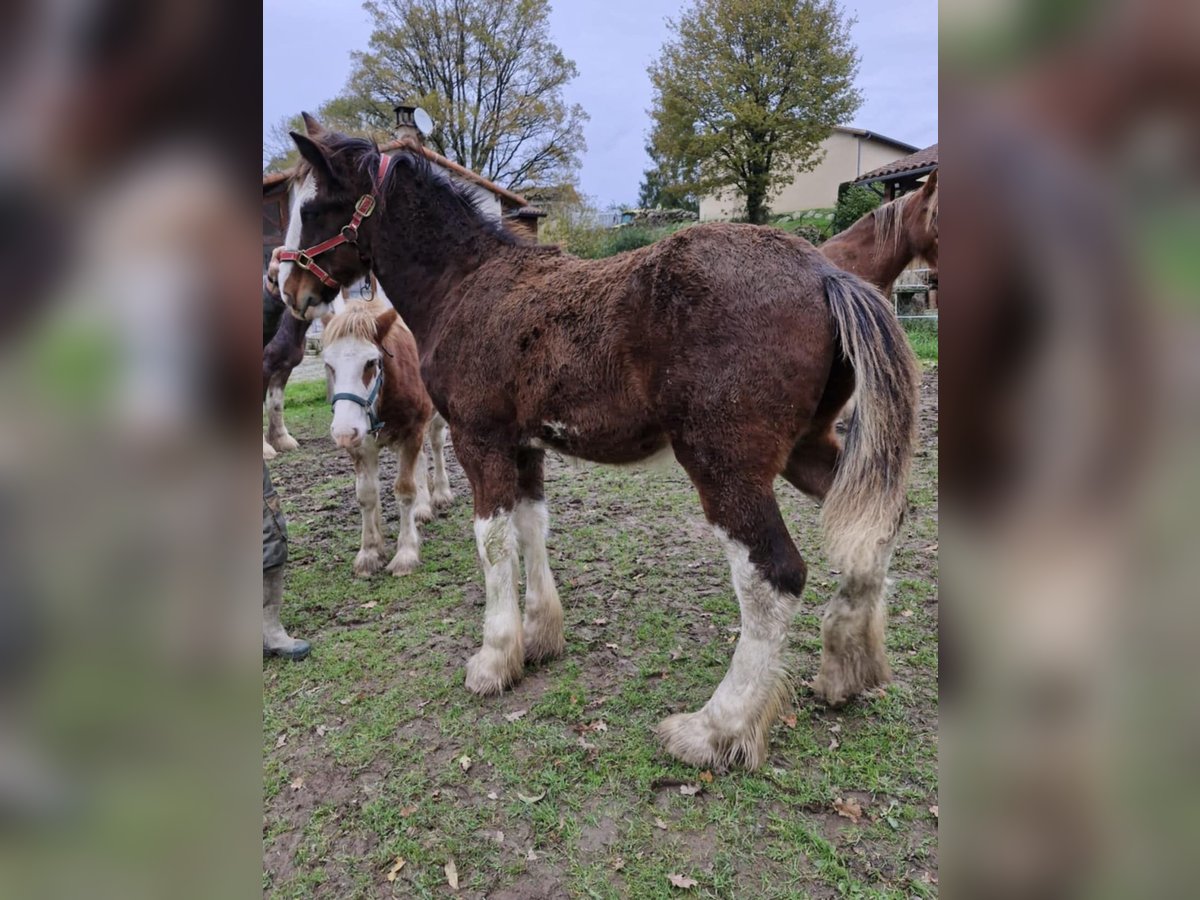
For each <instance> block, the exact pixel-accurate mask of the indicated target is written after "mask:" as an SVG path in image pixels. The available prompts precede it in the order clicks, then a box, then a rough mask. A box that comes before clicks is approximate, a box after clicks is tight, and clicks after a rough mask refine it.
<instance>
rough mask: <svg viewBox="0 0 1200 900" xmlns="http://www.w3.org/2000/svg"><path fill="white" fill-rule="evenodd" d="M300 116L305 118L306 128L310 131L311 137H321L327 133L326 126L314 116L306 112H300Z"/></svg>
mask: <svg viewBox="0 0 1200 900" xmlns="http://www.w3.org/2000/svg"><path fill="white" fill-rule="evenodd" d="M300 118H302V119H303V120H304V130H305V131H306V132H308V136H309V137H320V136H321V135H323V134H324V133H325V126H324V125H322V124H321V123H320V122H318V121H317V120H316V119H315V118H314V117H313V116H310V115H309V114H308V113H306V112H302V113H300Z"/></svg>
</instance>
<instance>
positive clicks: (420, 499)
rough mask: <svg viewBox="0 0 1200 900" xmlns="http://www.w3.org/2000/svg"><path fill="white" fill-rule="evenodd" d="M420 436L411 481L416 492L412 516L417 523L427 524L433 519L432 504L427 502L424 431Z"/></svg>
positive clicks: (427, 472)
mask: <svg viewBox="0 0 1200 900" xmlns="http://www.w3.org/2000/svg"><path fill="white" fill-rule="evenodd" d="M420 434H421V443H420V445H419V446H418V447H417V458H416V461H415V462H414V463H413V481H414V483H415V485H416V491H417V493H416V497H415V499H414V500H413V516H414V517H415V518H416V520H417V521H418V522H428V521H429V520H430V519H432V518H433V504H431V503H430V502H429V460H428V459H427V458H426V456H425V432H424V430H422V431H421V432H420Z"/></svg>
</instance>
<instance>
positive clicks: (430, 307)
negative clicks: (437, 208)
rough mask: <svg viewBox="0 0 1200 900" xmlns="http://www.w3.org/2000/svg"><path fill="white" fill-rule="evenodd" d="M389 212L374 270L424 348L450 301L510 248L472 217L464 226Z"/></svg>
mask: <svg viewBox="0 0 1200 900" xmlns="http://www.w3.org/2000/svg"><path fill="white" fill-rule="evenodd" d="M384 209H385V214H384V217H383V218H382V219H381V220H380V244H381V246H380V248H379V250H378V251H377V252H375V253H373V254H372V256H373V259H372V267H373V269H374V272H375V275H376V277H377V278H378V280H379V284H380V286H381V287H382V288H383V290H384V293H385V294H386V295H387V297H388V299H389V300H390V301H391V304H392V306H393V307H394V308H395V310H396V311H397V312H398V313H399V314H400V317H401V319H402V320H403V321H404V324H405V325H406V326H407V328H408V329H409V331H410V332H411V333H412V334H413V336H414V337H415V338H416V339H417V343H418V346H424V342H425V341H426V340H427V339H428V337H429V336H430V334H432V333H433V332H435V331H436V330H437V328H438V325H439V323H440V321H441V320H442V319H443V318H444V316H445V315H446V313H447V312H448V309H449V307H450V306H451V305H452V304H449V303H447V302H446V300H447V297H448V296H449V295H451V294H453V292H454V290H455V288H456V287H457V286H458V284H459V283H461V282H462V280H463V279H464V278H466V277H467V276H469V275H470V274H471V273H472V272H474V271H475V270H476V269H477V268H479V266H480V265H482V264H483V263H484V262H486V261H487V260H488V259H490V258H492V257H493V256H495V255H496V254H498V253H501V252H503V249H504V246H505V245H504V244H503V242H502V241H501V240H500V239H498V238H497V237H496V236H494V235H492V234H490V233H489V232H488V231H487V230H486V229H485V228H482V227H481V226H480V224H479V223H478V222H476V221H473V220H472V219H471V218H470V217H469V216H468V215H467V214H466V213H463V216H462V218H461V220H459V221H445V220H441V219H437V218H436V217H434V216H430V215H426V216H423V217H421V219H419V220H418V219H414V218H413V217H411V216H409V215H408V214H407V211H406V210H404V209H403V208H397V207H392V208H390V209H389V208H388V206H387V205H386V204H385V206H384ZM411 244H419V246H418V247H413V246H409V245H411Z"/></svg>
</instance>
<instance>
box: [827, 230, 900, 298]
mask: <svg viewBox="0 0 1200 900" xmlns="http://www.w3.org/2000/svg"><path fill="white" fill-rule="evenodd" d="M901 216H903V211H901ZM903 231H904V220H903V218H901V219H900V221H899V222H897V234H896V235H895V236H894V237H892V236H889V237H887V238H885V239H884V240H883V241H876V239H875V232H876V226H875V216H874V215H873V214H870V213H868V214H867V215H865V216H863V217H862V218H861V219H859V220H858V221H857V222H855V223H854V224H853V225H851V226H850V227H849V228H847V229H846V230H845V231H843V232H842V233H841V234H838V235H835V236H833V237H831V238H830V239H829V240H828V241H826V242H825V243H824V244H823V245H822V247H821V251H822V252H823V253H824V254H825V256H826V257H827V258H828V259H830V260H831V261H832V262H834V263H836V264H837V265H839V266H840V267H841V268H843V269H845V270H846V271H848V272H852V273H853V274H855V275H857V276H858V277H859V278H862V279H863V280H865V281H869V282H870V283H871V284H873V285H875V286H876V287H877V288H879V289H880V290H881V291H887V290H890V289H891V286H892V284H893V283H894V282H895V280H896V279H897V278H898V277H899V276H900V273H901V272H903V271H904V267H905V266H907V265H908V264H909V263H910V262H912V259H913V256H912V252H911V250H910V249H909V242H908V241H907V240H905V238H904V234H903Z"/></svg>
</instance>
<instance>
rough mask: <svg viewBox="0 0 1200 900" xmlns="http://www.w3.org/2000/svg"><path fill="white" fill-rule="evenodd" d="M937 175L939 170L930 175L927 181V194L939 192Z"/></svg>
mask: <svg viewBox="0 0 1200 900" xmlns="http://www.w3.org/2000/svg"><path fill="white" fill-rule="evenodd" d="M937 173H938V170H937V169H934V170H933V171H932V172H930V173H929V177H928V178H926V179H925V193H927V194H932V193H933V192H934V191H935V190H937Z"/></svg>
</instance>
